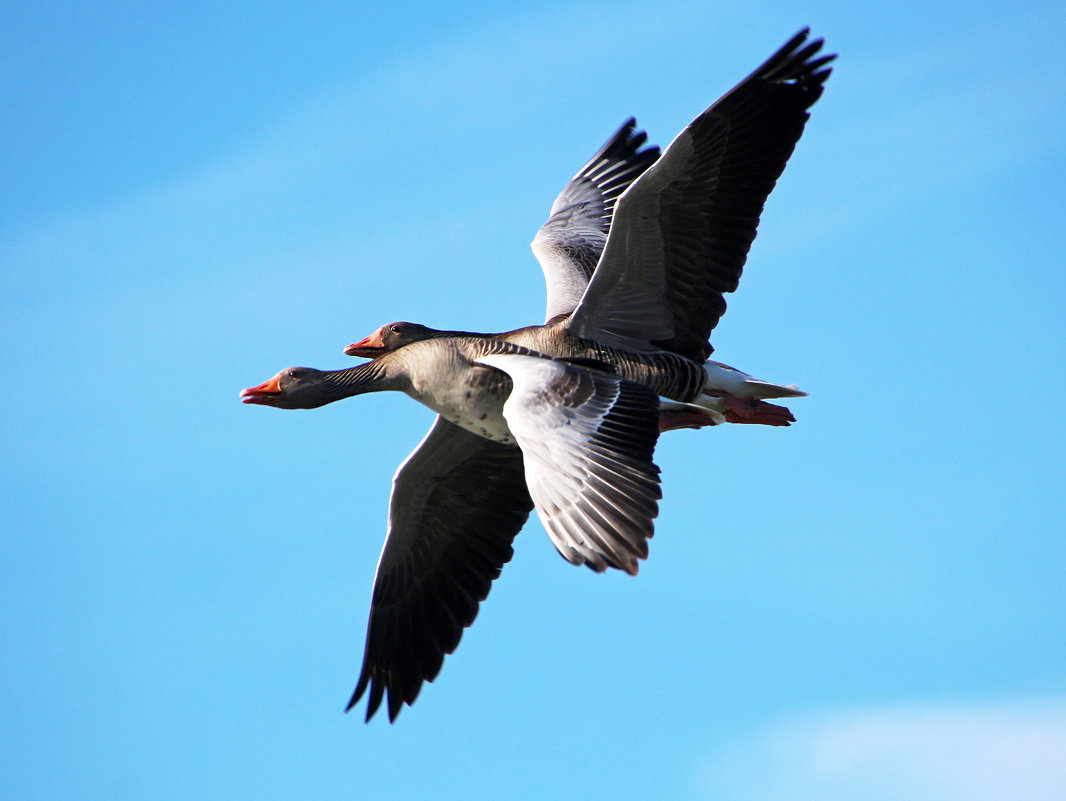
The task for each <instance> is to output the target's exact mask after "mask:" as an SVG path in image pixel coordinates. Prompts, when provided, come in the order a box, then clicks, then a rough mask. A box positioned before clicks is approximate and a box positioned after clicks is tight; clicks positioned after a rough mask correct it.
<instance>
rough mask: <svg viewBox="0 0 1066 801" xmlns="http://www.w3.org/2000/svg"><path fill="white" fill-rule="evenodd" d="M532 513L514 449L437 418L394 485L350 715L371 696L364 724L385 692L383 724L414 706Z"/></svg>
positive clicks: (519, 454) (519, 455) (519, 456)
mask: <svg viewBox="0 0 1066 801" xmlns="http://www.w3.org/2000/svg"><path fill="white" fill-rule="evenodd" d="M532 508H533V502H532V501H531V500H530V497H529V492H528V491H527V490H526V483H525V474H524V472H523V469H522V452H521V451H520V450H519V449H518V448H517V447H515V446H513V445H501V444H499V443H496V442H492V441H491V440H487V439H484V438H482V437H479V436H477V435H475V434H471V433H470V432H468V431H465V430H464V429H462V428H459V427H458V426H456V425H453V424H452V423H449V422H448V421H446V420H444V419H442V418H440V417H438V418H437V421H436V422H435V423H434V424H433V427H432V428H431V429H430V431H429V433H428V434H427V435H426V438H425V439H424V440H423V441H422V443H421V444H420V445H419V446H418V447H417V448H416V449H415V450H414V452H413V453H411V455H410V456H408V457H407V459H406V460H405V461H404V463H403V464H402V465H400V469H399V470H398V471H397V472H396V477H395V478H394V479H393V489H392V498H391V500H390V502H389V530H388V535H387V537H386V539H385V547H384V548H383V549H382V552H381V558H380V560H379V561H378V568H377V574H376V576H375V578H374V593H373V600H372V602H371V606H370V623H369V626H368V629H367V637H366V653H365V656H364V657H363V668H362V672H361V673H360V675H359V683H358V685H357V686H356V688H355V692H354V693H353V694H352V699H351V701H350V702H349V703H348V709H351V708H352V707H353V706H355V704H356V703H357V702H358V701H359V699H360V698H361V697H362V695H363V693H364V692H365V691H366V690H367V689H368V688H369V690H370V696H369V702H368V705H367V712H366V719H367V720H370V718H371V716H372V715H373V714H374V713H375V712H376V711H377V709H378V707H379V705H380V704H381V701H382V698H383V696H385V694H386V691H387V694H388V710H389V720H390V721H391V720H394V719H395V718H396V715H397V714H398V713H399V711H400V708H401V705H402V704H404V703H406V704H408V705H410V704H411V703H413V702H414V700H415V698H416V697H417V696H418V691H419V690H420V689H421V687H422V682H424V681H432V680H433V679H434V678H435V677H436V676H437V673H438V672H439V671H440V668H441V664H442V662H443V660H444V655H445V654H450V653H451V652H452V651H454V650H455V648H456V646H457V645H458V644H459V638H460V637H461V636H462V633H463V629H464V628H465V627H467V626H469V625H470V624H471V623H473V622H474V618H475V617H476V616H477V612H478V604H479V603H480V602H481V601H483V600H485V597H486V596H487V595H488V594H489V588H490V587H491V585H492V581H493V580H494V579H495V578H496V577H497V576H499V575H500V570H501V568H502V567H503V565H504V564H505V563H506V562H508V561H509V560H510V559H511V556H512V554H513V551H512V549H511V542H512V541H513V540H514V537H515V535H516V534H518V532H519V530H520V529H521V528H522V526H523V525H524V524H525V522H526V519H527V518H528V517H529V512H530V510H531V509H532Z"/></svg>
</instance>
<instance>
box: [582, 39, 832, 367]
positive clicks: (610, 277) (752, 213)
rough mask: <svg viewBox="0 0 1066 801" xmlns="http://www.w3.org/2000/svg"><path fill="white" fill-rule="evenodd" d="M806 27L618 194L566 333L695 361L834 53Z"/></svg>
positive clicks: (705, 348) (707, 349)
mask: <svg viewBox="0 0 1066 801" xmlns="http://www.w3.org/2000/svg"><path fill="white" fill-rule="evenodd" d="M807 35H808V31H807V30H806V29H804V30H803V31H801V32H800V33H799V34H797V35H796V36H795V37H793V38H792V39H791V40H790V41H789V42H788V43H787V44H785V46H784V47H782V48H781V49H780V50H779V51H778V52H777V53H775V54H774V55H773V56H771V58H770V59H769V60H768V61H767V62H766V63H765V64H763V65H762V66H761V67H759V68H758V69H757V70H755V72H753V73H752V74H751V75H750V76H748V77H747V78H746V79H745V80H744V81H742V82H741V83H740V84H738V85H737V86H736V88H734V89H733V90H731V91H730V92H729V93H728V94H726V95H725V96H724V97H722V99H721V100H719V101H718V102H716V103H715V104H714V105H713V106H711V107H710V108H708V109H707V110H706V111H704V112H703V113H702V114H700V116H699V117H697V118H696V119H695V120H694V121H693V122H692V123H691V124H690V125H689V126H688V127H687V128H685V130H684V131H682V132H681V134H680V135H678V137H677V138H676V139H675V140H674V141H673V142H672V143H671V144H670V146H669V147H668V148H667V149H666V150H665V151H664V152H663V155H662V156H661V157H660V158H659V160H658V161H656V162H655V164H653V165H652V166H651V167H650V168H649V169H648V170H647V171H646V172H645V173H644V174H643V175H641V177H640V178H639V179H637V181H635V182H634V183H633V185H632V186H631V187H630V188H629V189H628V190H627V191H626V192H625V193H624V194H623V195H622V197H621V198H620V199H619V200H618V204H617V208H616V209H615V214H614V222H613V224H612V226H611V231H610V235H609V237H608V240H607V244H606V246H605V248H604V251H603V255H602V256H601V258H600V262H599V265H598V266H597V267H596V271H595V274H594V276H593V278H592V280H591V282H590V283H589V286H588V289H587V290H586V291H585V294H584V297H582V299H581V302H580V304H579V305H578V306H577V308H576V310H575V311H574V314H573V317H572V319H571V322H570V332H571V333H573V334H576V335H578V336H581V337H585V338H586V339H594V340H596V341H598V342H601V343H603V344H607V345H614V346H616V347H622V348H627V349H630V350H638V351H639V350H644V351H647V350H654V349H658V348H665V349H667V350H671V351H673V352H675V353H678V354H680V355H682V356H685V357H687V358H690V359H693V360H694V361H699V362H702V361H704V360H705V359H706V358H707V357H708V356H710V354H711V352H712V348H711V346H710V343H709V342H708V341H707V340H708V337H709V336H710V333H711V330H712V329H713V328H714V327H715V325H717V323H718V320H719V318H720V317H721V316H722V314H724V313H725V308H726V303H725V299H724V297H723V293H725V292H732V291H733V290H735V289H736V288H737V284H738V282H739V281H740V274H741V271H742V270H743V268H744V262H745V261H746V260H747V257H748V250H749V249H750V247H751V243H752V241H753V240H754V239H755V232H756V228H757V227H758V224H759V216H760V215H761V214H762V209H763V205H764V204H765V202H766V198H767V197H768V196H769V194H770V192H771V190H772V189H773V188H774V184H775V183H776V182H777V179H778V177H779V176H780V175H781V172H782V171H783V170H784V168H785V164H786V162H787V161H788V158H789V156H791V155H792V151H793V149H794V148H795V146H796V142H798V141H799V138H800V136H801V135H802V134H803V127H804V125H805V124H806V122H807V118H808V117H809V116H810V114H809V112H808V109H809V108H810V107H811V105H812V104H813V103H814V102H815V101H816V100H817V99H818V98H819V97H820V96H821V94H822V90H823V88H824V83H825V80H826V78H828V77H829V73H830V69H829V68H828V67H827V66H826V65H827V64H828V63H829V62H830V61H831V60H832V59H833V58H835V56H832V55H829V56H818V52H819V50H820V49H821V47H822V40H821V39H815V40H814V41H812V42H809V43H808V42H807Z"/></svg>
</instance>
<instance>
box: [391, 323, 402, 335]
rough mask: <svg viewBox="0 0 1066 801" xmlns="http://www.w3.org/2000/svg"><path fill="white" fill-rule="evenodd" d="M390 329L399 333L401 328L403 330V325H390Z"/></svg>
mask: <svg viewBox="0 0 1066 801" xmlns="http://www.w3.org/2000/svg"><path fill="white" fill-rule="evenodd" d="M389 330H390V331H392V333H394V334H398V333H400V331H401V330H403V326H401V325H400V324H399V323H397V324H396V325H391V326H389Z"/></svg>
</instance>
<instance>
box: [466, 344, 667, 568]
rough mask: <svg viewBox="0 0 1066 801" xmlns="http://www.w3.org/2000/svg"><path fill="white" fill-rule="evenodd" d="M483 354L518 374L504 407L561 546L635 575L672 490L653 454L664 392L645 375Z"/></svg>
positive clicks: (532, 487)
mask: <svg viewBox="0 0 1066 801" xmlns="http://www.w3.org/2000/svg"><path fill="white" fill-rule="evenodd" d="M478 361H480V362H483V363H485V364H488V365H490V366H492V367H496V368H497V369H500V370H503V371H504V372H505V373H507V374H508V375H510V376H511V379H512V381H513V383H514V389H512V391H511V394H510V396H509V397H508V398H507V401H506V403H505V404H504V406H503V416H504V418H505V419H506V420H507V426H508V428H510V430H511V433H512V434H513V435H514V438H515V440H516V441H517V442H518V445H519V447H521V448H522V455H523V458H524V463H525V473H526V484H527V486H528V487H529V494H530V495H531V496H532V497H533V503H534V504H536V508H537V515H538V516H539V517H540V520H541V522H542V523H543V524H544V528H545V530H546V531H547V532H548V536H549V537H550V538H551V540H552V542H553V543H554V544H555V547H556V548H557V549H558V550H559V553H561V554H562V555H563V558H565V559H566V560H567V561H569V562H572V563H574V564H585V565H588V566H589V567H590V568H592V569H593V570H595V571H597V572H600V571H603V570H606V569H607V568H608V567H616V568H619V569H621V570H625V571H626V572H627V573H631V574H635V573H636V572H637V568H638V562H637V560H638V559H643V558H645V557H646V556H647V555H648V542H647V541H648V539H649V538H650V537H651V536H652V534H653V532H654V528H653V524H652V521H653V520H654V518H655V517H656V516H657V515H658V513H659V504H658V501H659V499H660V498H661V497H662V492H661V491H660V489H659V468H658V467H656V466H655V463H654V462H653V461H652V455H653V452H654V450H655V442H656V440H657V438H658V436H659V402H658V397H657V396H656V395H655V393H654V392H652V391H651V390H650V389H648V388H647V387H645V386H643V385H641V384H636V383H633V382H631V381H626V380H624V379H621V378H619V377H618V376H616V375H611V374H609V373H604V372H600V371H597V370H590V369H587V368H586V367H582V366H579V365H576V364H572V363H566V362H562V361H558V360H554V359H549V358H547V357H540V356H531V355H520V354H508V353H496V354H492V355H487V356H482V357H481V358H479V360H478Z"/></svg>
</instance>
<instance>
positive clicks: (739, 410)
mask: <svg viewBox="0 0 1066 801" xmlns="http://www.w3.org/2000/svg"><path fill="white" fill-rule="evenodd" d="M715 394H717V393H715ZM718 397H720V398H721V399H722V403H724V404H725V405H726V406H727V407H728V408H727V409H726V412H725V419H726V420H727V421H728V422H730V423H748V424H751V425H763V426H787V425H792V423H794V422H796V418H795V417H793V416H792V412H791V411H789V410H788V409H787V408H786V407H784V406H778V405H777V404H774V403H767V402H766V401H761V400H755V399H754V398H737V397H734V396H733V395H726V394H725V393H722V394H721V395H719V396H718Z"/></svg>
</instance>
